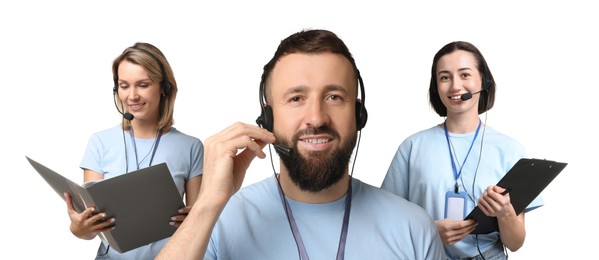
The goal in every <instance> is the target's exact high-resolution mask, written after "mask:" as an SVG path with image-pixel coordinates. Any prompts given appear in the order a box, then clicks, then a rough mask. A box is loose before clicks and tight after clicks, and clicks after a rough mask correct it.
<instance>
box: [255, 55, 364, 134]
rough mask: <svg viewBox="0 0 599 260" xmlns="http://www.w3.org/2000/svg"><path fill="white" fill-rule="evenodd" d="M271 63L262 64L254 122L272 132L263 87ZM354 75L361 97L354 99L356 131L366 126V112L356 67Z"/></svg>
mask: <svg viewBox="0 0 599 260" xmlns="http://www.w3.org/2000/svg"><path fill="white" fill-rule="evenodd" d="M270 67H271V65H270V63H269V64H266V65H264V69H263V72H262V77H261V80H260V91H259V95H260V109H261V111H262V112H261V114H260V116H259V117H258V118H256V124H258V125H259V126H261V127H262V128H264V129H266V130H268V131H270V132H272V131H273V126H274V116H273V113H272V107H271V106H269V105H267V104H266V102H265V100H266V94H265V93H264V92H265V88H266V76H267V75H266V74H267V72H268V71H269V69H270ZM356 76H357V78H358V85H359V87H360V97H361V99H357V100H356V128H357V130H358V131H360V130H362V128H364V126H366V121H367V120H368V112H367V111H366V106H365V101H366V93H365V91H364V81H363V80H362V76H360V71H359V70H358V69H356Z"/></svg>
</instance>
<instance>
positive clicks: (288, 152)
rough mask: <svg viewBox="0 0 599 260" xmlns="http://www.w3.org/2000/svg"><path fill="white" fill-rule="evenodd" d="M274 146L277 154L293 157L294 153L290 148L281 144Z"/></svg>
mask: <svg viewBox="0 0 599 260" xmlns="http://www.w3.org/2000/svg"><path fill="white" fill-rule="evenodd" d="M273 146H274V147H275V150H277V152H279V153H282V154H284V155H285V156H287V157H289V156H291V153H293V149H291V148H289V147H286V146H282V145H280V144H273Z"/></svg>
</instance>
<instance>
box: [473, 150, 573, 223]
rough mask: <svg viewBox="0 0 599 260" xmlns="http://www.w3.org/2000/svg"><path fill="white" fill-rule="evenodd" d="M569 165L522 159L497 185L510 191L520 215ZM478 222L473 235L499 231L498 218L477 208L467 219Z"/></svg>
mask: <svg viewBox="0 0 599 260" xmlns="http://www.w3.org/2000/svg"><path fill="white" fill-rule="evenodd" d="M566 165H567V163H562V162H555V161H549V160H544V159H526V158H523V159H520V160H519V161H518V162H516V164H515V165H514V166H513V167H512V168H511V169H510V170H509V171H508V173H507V174H506V175H505V176H503V178H502V179H501V180H500V181H499V182H498V183H497V186H499V187H502V188H505V189H508V190H509V194H510V200H511V203H512V206H513V207H514V211H515V212H516V214H520V213H521V212H522V211H524V209H525V208H526V207H527V206H528V204H530V203H531V202H532V201H533V200H534V199H535V198H536V197H537V196H539V194H541V192H542V191H543V189H545V187H547V185H549V183H551V181H553V179H554V178H555V177H557V175H558V174H559V173H560V172H561V171H562V170H563V169H564V168H565V167H566ZM472 218H473V219H475V220H476V222H478V225H477V226H476V229H475V230H474V231H472V233H471V234H488V233H491V232H494V231H498V230H499V226H498V224H497V218H496V217H488V216H486V215H485V213H483V212H482V211H481V210H480V208H478V206H477V207H475V208H474V209H473V210H472V212H470V214H468V216H466V218H465V219H472Z"/></svg>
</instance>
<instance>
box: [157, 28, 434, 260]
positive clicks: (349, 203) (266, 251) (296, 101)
mask: <svg viewBox="0 0 599 260" xmlns="http://www.w3.org/2000/svg"><path fill="white" fill-rule="evenodd" d="M359 93H360V94H361V99H362V100H359V99H358V94H359ZM364 101H365V100H364V86H363V84H362V80H361V77H360V75H359V71H358V69H357V67H356V64H355V61H354V59H353V57H352V55H351V53H350V52H349V50H348V48H347V46H346V45H345V44H344V43H343V41H342V40H341V39H339V38H338V37H337V36H336V35H335V34H334V33H332V32H330V31H326V30H307V31H301V32H298V33H295V34H292V35H291V36H289V37H288V38H286V39H284V40H283V41H282V42H281V44H280V45H279V48H278V49H277V51H276V52H275V54H274V56H273V58H272V59H271V60H270V61H269V62H268V63H267V64H266V66H264V73H263V75H262V81H261V84H260V103H261V109H262V114H261V115H260V117H259V118H258V120H257V123H258V124H259V125H260V126H262V128H261V127H257V126H254V125H248V124H244V123H235V124H233V125H232V126H230V127H228V128H226V129H224V130H223V131H221V132H220V133H218V134H216V135H213V136H211V137H210V138H208V139H206V141H205V159H204V177H203V178H204V179H203V181H202V187H201V189H200V194H199V196H198V202H197V203H196V204H195V205H194V206H193V208H192V211H191V212H189V215H188V216H187V218H186V220H185V221H184V222H183V223H182V225H181V226H180V227H179V229H178V230H177V232H176V233H175V235H174V236H173V237H172V238H171V239H170V241H169V243H168V244H167V245H166V246H165V247H164V249H163V250H162V252H161V254H160V255H159V256H158V259H198V258H201V257H202V256H204V259H297V258H299V259H309V258H312V259H444V258H445V255H444V251H443V246H442V244H441V240H440V238H439V235H438V233H437V231H436V228H435V224H434V222H433V220H432V218H431V217H430V216H429V215H428V214H427V213H426V212H425V211H424V210H423V209H422V208H420V207H418V206H416V205H415V204H412V203H410V202H408V201H406V200H404V199H402V198H400V197H398V196H395V195H393V194H391V193H389V192H387V191H384V190H382V189H380V188H377V187H374V186H371V185H368V184H366V183H363V182H361V181H359V180H357V179H354V178H352V174H351V173H350V172H349V161H350V157H351V155H352V152H353V149H354V146H356V143H357V137H358V134H359V133H360V132H359V131H360V130H361V129H362V127H364V125H365V123H366V118H367V116H366V108H365V106H364ZM269 144H272V145H274V146H275V148H276V150H277V152H278V153H279V156H280V158H281V162H282V163H281V166H280V169H279V170H280V173H278V174H277V173H276V172H275V174H274V176H273V177H269V178H267V179H265V180H263V181H261V182H258V183H255V184H252V185H249V186H247V187H245V188H243V189H241V190H239V188H240V187H241V184H242V182H243V178H244V176H245V172H246V170H247V168H248V166H249V165H250V163H251V161H252V160H253V159H254V158H255V157H256V156H258V157H259V158H265V157H266V154H265V153H264V152H263V151H262V149H263V148H264V147H265V146H266V145H269ZM239 151H240V152H239ZM237 190H239V192H237V193H235V192H236V191H237ZM221 212H222V213H221Z"/></svg>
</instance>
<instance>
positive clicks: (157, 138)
mask: <svg viewBox="0 0 599 260" xmlns="http://www.w3.org/2000/svg"><path fill="white" fill-rule="evenodd" d="M129 136H130V137H131V142H132V143H133V149H134V151H135V165H137V169H138V170H139V161H138V159H137V145H135V136H134V135H133V126H131V127H130V129H129ZM161 136H162V129H159V130H158V136H157V137H156V141H154V144H152V146H153V147H154V150H152V157H150V162H149V163H148V166H152V161H153V160H154V154H156V150H157V149H158V144H159V143H160V137H161ZM150 149H151V148H150ZM146 157H147V155H146ZM144 159H145V157H144ZM142 161H143V160H142Z"/></svg>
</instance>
